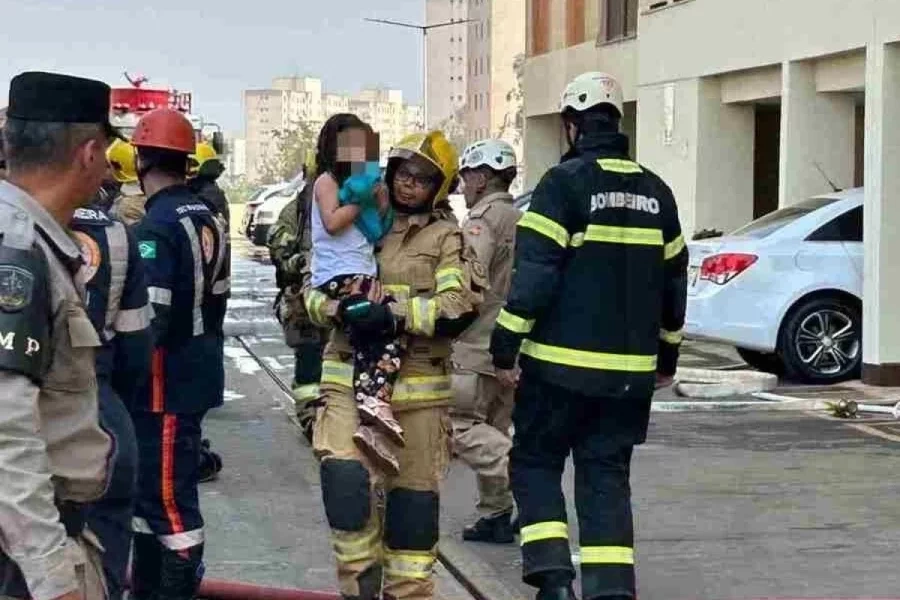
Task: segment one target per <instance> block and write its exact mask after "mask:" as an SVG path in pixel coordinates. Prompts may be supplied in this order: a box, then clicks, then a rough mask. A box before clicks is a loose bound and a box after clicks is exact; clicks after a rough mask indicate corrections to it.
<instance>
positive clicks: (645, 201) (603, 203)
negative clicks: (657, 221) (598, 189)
mask: <svg viewBox="0 0 900 600" xmlns="http://www.w3.org/2000/svg"><path fill="white" fill-rule="evenodd" d="M607 208H628V209H630V210H639V211H642V212H646V213H650V214H652V215H657V214H659V201H658V200H657V199H656V198H648V197H646V196H640V195H638V194H630V193H628V192H609V193H602V194H593V195H591V212H594V211H597V210H604V209H607Z"/></svg>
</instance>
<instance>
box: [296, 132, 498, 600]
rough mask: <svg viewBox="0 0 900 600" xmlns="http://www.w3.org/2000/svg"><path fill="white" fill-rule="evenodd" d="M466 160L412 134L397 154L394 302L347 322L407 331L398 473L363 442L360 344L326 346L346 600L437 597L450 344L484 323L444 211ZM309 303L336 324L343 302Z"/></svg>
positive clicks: (389, 287)
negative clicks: (356, 394)
mask: <svg viewBox="0 0 900 600" xmlns="http://www.w3.org/2000/svg"><path fill="white" fill-rule="evenodd" d="M458 160H459V159H458V157H457V153H456V150H455V149H454V148H453V146H452V145H451V144H450V142H448V141H447V139H446V138H445V137H444V136H443V134H442V133H440V132H436V131H435V132H430V133H427V134H426V133H417V134H412V135H409V136H407V137H405V138H403V139H402V140H400V142H398V144H397V145H396V146H395V147H394V148H392V149H391V152H390V158H389V159H388V167H387V172H386V175H385V182H386V183H387V186H388V188H389V190H390V194H391V202H392V204H393V207H394V210H395V213H396V215H395V219H394V224H393V227H392V229H391V231H390V232H389V233H388V234H387V235H386V236H385V237H384V238H383V239H382V240H381V241H380V242H379V245H380V250H379V252H378V253H377V255H376V256H377V258H378V266H379V273H378V276H379V279H380V281H381V283H382V284H383V286H384V290H385V291H386V292H387V293H389V294H390V296H391V299H390V302H388V303H383V302H382V301H381V300H382V298H380V295H379V294H377V293H373V294H372V298H370V300H371V305H370V306H369V307H368V309H367V310H356V311H354V313H352V314H350V313H349V312H348V313H347V314H345V315H343V316H342V321H343V324H344V326H345V327H348V328H350V329H351V331H352V332H353V334H354V336H365V335H367V334H369V333H371V335H397V334H398V333H399V334H401V335H404V336H405V337H406V339H407V340H408V345H407V351H406V354H405V355H404V357H403V364H402V367H401V370H400V378H399V380H398V382H397V385H396V387H395V388H394V390H393V396H392V410H393V411H394V414H395V416H396V418H397V420H398V421H399V422H400V425H401V426H402V427H403V430H404V431H405V438H406V439H405V442H406V446H405V447H403V448H395V449H394V447H393V446H392V449H394V454H395V456H396V457H397V459H398V461H399V473H398V474H397V475H396V476H394V477H386V476H385V475H384V474H383V473H381V472H380V471H379V470H378V469H377V468H375V467H374V466H373V465H372V464H371V463H369V462H368V460H367V459H366V457H365V455H363V454H362V453H361V452H360V451H359V450H358V449H357V446H356V444H355V443H354V441H353V434H354V433H355V432H356V430H357V428H358V424H359V421H358V419H359V417H358V410H357V405H356V401H355V400H354V398H353V391H352V385H353V360H352V347H351V346H350V344H349V342H348V338H347V336H346V335H345V333H344V331H343V328H339V329H335V330H334V331H333V332H332V335H331V340H330V341H329V343H328V346H327V347H326V348H325V353H324V360H323V363H322V381H321V391H322V394H323V396H324V403H325V406H324V407H322V408H320V409H319V411H318V416H317V418H316V423H315V426H314V430H313V449H314V451H315V453H316V455H317V456H318V457H319V458H320V459H321V481H322V497H323V502H324V504H325V514H326V517H327V518H328V522H329V525H330V526H331V529H332V542H333V546H334V553H335V558H336V560H337V563H338V582H339V585H340V591H341V594H343V596H344V597H345V598H354V599H356V600H375V599H376V598H382V597H383V598H385V599H392V600H407V599H411V600H430V599H431V598H432V597H433V596H434V582H433V581H432V569H433V567H434V562H435V559H436V555H437V541H438V514H439V495H438V494H439V491H440V487H439V486H440V482H441V479H442V478H443V476H444V472H445V470H446V467H447V465H448V463H449V459H450V456H449V454H450V443H451V439H450V433H451V432H450V429H451V428H450V422H449V414H448V412H449V411H448V408H449V405H450V404H451V403H452V397H453V394H452V390H451V382H450V361H449V358H450V343H451V341H452V340H453V338H455V337H456V336H458V335H459V334H460V333H462V331H463V330H464V329H465V328H466V327H468V326H469V325H470V324H471V323H472V321H473V320H474V318H475V316H476V307H477V305H478V304H480V302H481V292H482V290H483V288H484V286H485V285H486V284H487V282H486V280H485V279H484V278H483V277H482V276H483V274H484V270H483V268H481V267H480V266H479V265H477V261H476V260H475V257H474V253H471V252H467V249H466V247H465V246H464V243H463V237H462V234H461V232H460V230H459V227H458V225H457V223H456V219H455V218H454V217H453V213H452V211H451V210H450V206H449V204H447V202H446V200H447V195H448V194H449V192H450V190H452V189H453V188H455V187H456V182H457V172H458V169H459V164H458ZM306 300H307V309H308V312H309V315H310V318H311V320H312V321H313V322H314V323H318V324H320V325H322V326H326V325H328V324H329V323H331V324H332V325H333V322H330V320H329V315H336V314H337V302H336V301H334V300H329V299H328V298H327V296H325V294H324V293H322V292H320V291H317V290H311V291H308V292H307V296H306ZM357 306H359V305H357ZM385 443H386V444H389V443H390V442H388V441H387V440H385ZM382 492H384V496H383V498H384V500H383V507H384V513H383V515H382V514H381V512H380V507H379V504H381V501H380V500H379V497H381V494H382ZM382 517H383V526H382Z"/></svg>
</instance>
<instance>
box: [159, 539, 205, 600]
mask: <svg viewBox="0 0 900 600" xmlns="http://www.w3.org/2000/svg"><path fill="white" fill-rule="evenodd" d="M160 567H161V568H160V577H159V591H158V592H157V596H156V598H157V600H193V598H195V597H196V595H197V590H198V589H199V588H200V580H201V579H203V545H202V544H201V545H199V546H194V547H193V548H188V549H186V550H169V549H168V548H166V549H165V550H163V553H162V561H161V564H160Z"/></svg>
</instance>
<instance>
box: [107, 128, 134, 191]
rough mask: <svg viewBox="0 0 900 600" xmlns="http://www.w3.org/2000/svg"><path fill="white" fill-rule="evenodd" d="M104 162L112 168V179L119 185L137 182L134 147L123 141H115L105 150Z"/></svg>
mask: <svg viewBox="0 0 900 600" xmlns="http://www.w3.org/2000/svg"><path fill="white" fill-rule="evenodd" d="M106 160H107V162H109V166H110V167H112V173H113V177H115V179H116V181H118V182H119V183H134V182H136V181H137V180H138V175H137V157H136V155H135V149H134V146H132V145H131V144H130V143H128V142H126V141H125V140H120V139H116V140H115V141H113V143H112V144H110V145H109V148H108V149H107V150H106Z"/></svg>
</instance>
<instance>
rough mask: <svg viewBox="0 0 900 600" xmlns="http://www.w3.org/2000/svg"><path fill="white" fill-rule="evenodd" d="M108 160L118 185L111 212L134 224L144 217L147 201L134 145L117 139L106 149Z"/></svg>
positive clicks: (112, 199)
mask: <svg viewBox="0 0 900 600" xmlns="http://www.w3.org/2000/svg"><path fill="white" fill-rule="evenodd" d="M106 160H107V162H109V169H110V173H111V175H112V179H113V180H114V181H115V182H116V184H117V185H118V190H117V193H116V195H115V197H113V198H110V199H109V201H110V203H111V208H110V214H111V215H112V216H113V217H115V218H117V219H119V220H120V221H122V222H123V223H125V224H126V225H133V224H134V223H137V222H138V221H140V220H141V219H142V218H143V217H144V203H146V201H147V199H146V197H145V196H144V193H143V192H142V191H141V186H140V184H139V183H138V176H137V154H136V153H135V149H134V146H132V145H131V144H130V143H129V142H126V141H124V140H116V141H114V142H113V143H112V144H110V146H109V149H108V150H107V151H106Z"/></svg>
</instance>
